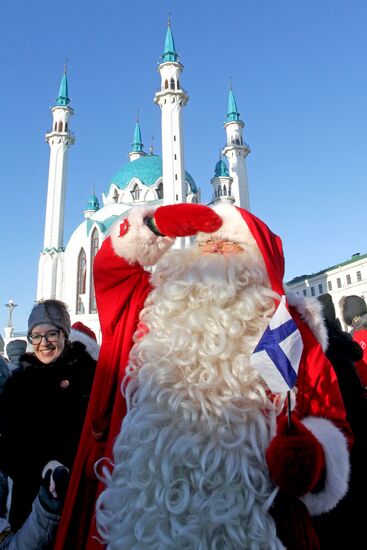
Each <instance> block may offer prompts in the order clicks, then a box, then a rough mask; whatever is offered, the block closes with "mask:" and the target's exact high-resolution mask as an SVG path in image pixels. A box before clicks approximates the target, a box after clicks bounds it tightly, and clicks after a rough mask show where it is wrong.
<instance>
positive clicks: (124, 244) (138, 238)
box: [110, 206, 174, 266]
mask: <svg viewBox="0 0 367 550" xmlns="http://www.w3.org/2000/svg"><path fill="white" fill-rule="evenodd" d="M154 210H155V208H151V207H150V208H148V207H140V206H136V207H134V208H132V209H131V210H130V212H129V214H128V216H127V220H128V222H129V227H128V230H127V232H126V233H125V235H123V236H122V237H119V235H120V225H121V224H122V223H123V222H124V217H121V218H119V219H118V220H116V221H115V222H114V223H113V225H112V226H111V231H110V236H111V242H112V246H113V249H114V251H115V253H116V255H117V256H121V257H122V258H125V260H127V261H128V262H129V263H134V262H138V263H139V264H141V265H145V266H151V265H154V264H155V263H156V262H157V261H158V260H159V258H160V257H161V256H162V255H163V254H164V252H166V250H168V248H170V247H171V246H172V244H173V243H174V239H170V238H169V237H157V236H156V235H154V233H152V231H151V230H150V229H149V228H148V227H147V226H146V225H145V223H144V221H143V220H144V218H145V217H146V216H149V215H151V216H152V215H153V214H154Z"/></svg>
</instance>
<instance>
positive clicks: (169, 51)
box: [162, 18, 178, 63]
mask: <svg viewBox="0 0 367 550" xmlns="http://www.w3.org/2000/svg"><path fill="white" fill-rule="evenodd" d="M162 59H163V63H165V62H166V61H177V60H178V53H177V52H176V48H175V41H174V40H173V34H172V31H171V21H170V18H168V29H167V34H166V41H165V43H164V52H163V54H162Z"/></svg>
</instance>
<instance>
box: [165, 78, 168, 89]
mask: <svg viewBox="0 0 367 550" xmlns="http://www.w3.org/2000/svg"><path fill="white" fill-rule="evenodd" d="M164 89H165V90H167V89H168V80H165V81H164Z"/></svg>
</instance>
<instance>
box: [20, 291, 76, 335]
mask: <svg viewBox="0 0 367 550" xmlns="http://www.w3.org/2000/svg"><path fill="white" fill-rule="evenodd" d="M43 323H49V324H50V325H54V326H55V327H57V328H59V329H61V330H62V331H63V332H64V334H65V336H67V337H68V336H69V333H70V325H71V323H70V315H69V313H68V310H67V309H66V305H65V304H64V302H60V301H59V300H45V301H43V302H39V303H37V304H36V305H35V306H34V307H33V309H32V311H31V314H30V316H29V319H28V332H27V336H29V335H30V333H31V332H32V329H33V328H34V327H35V326H37V325H41V324H43Z"/></svg>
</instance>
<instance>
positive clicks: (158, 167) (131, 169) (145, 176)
mask: <svg viewBox="0 0 367 550" xmlns="http://www.w3.org/2000/svg"><path fill="white" fill-rule="evenodd" d="M161 177H162V159H161V157H159V156H158V155H146V156H145V157H140V158H138V159H136V160H133V161H131V162H128V163H127V164H125V166H123V167H122V168H121V170H119V171H118V172H117V174H115V176H114V177H113V178H112V180H111V181H110V184H109V185H110V186H111V185H112V184H115V185H116V186H117V187H118V188H119V189H124V188H125V187H127V185H128V184H129V182H130V181H131V180H132V179H133V178H137V179H138V180H140V181H141V182H142V183H144V184H145V185H147V186H148V187H150V186H152V185H154V184H155V183H156V182H157V180H158V179H159V178H161ZM185 178H186V181H187V183H188V184H189V186H190V189H191V191H192V192H193V193H197V190H198V189H197V187H196V183H195V182H194V180H193V178H192V177H191V176H190V174H189V173H188V172H186V171H185Z"/></svg>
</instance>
